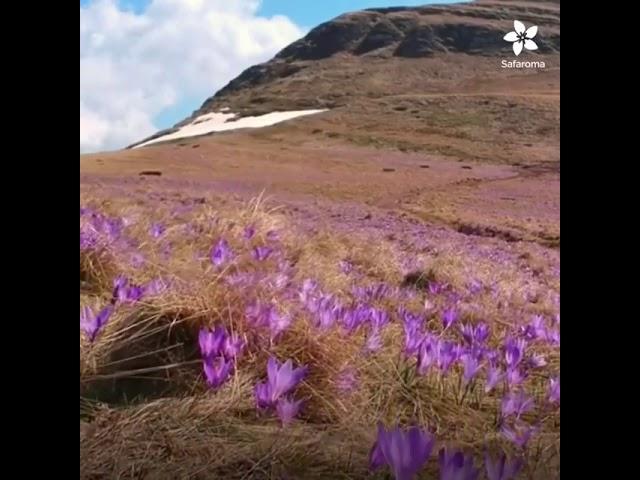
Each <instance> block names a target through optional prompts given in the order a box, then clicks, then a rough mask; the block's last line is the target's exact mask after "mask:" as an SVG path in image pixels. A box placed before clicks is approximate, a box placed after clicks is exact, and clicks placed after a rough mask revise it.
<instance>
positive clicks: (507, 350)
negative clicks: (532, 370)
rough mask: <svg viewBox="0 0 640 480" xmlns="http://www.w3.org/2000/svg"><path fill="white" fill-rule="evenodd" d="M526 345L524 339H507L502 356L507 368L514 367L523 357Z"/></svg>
mask: <svg viewBox="0 0 640 480" xmlns="http://www.w3.org/2000/svg"><path fill="white" fill-rule="evenodd" d="M526 346H527V344H526V342H525V341H524V339H521V338H519V339H517V340H514V339H513V338H509V339H507V341H506V342H505V346H504V358H505V360H506V362H507V366H508V367H509V368H515V367H516V366H517V365H518V364H519V363H520V361H521V360H522V358H523V357H524V351H525V348H526Z"/></svg>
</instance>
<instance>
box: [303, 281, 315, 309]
mask: <svg viewBox="0 0 640 480" xmlns="http://www.w3.org/2000/svg"><path fill="white" fill-rule="evenodd" d="M317 288H318V282H316V281H315V280H311V279H310V278H307V279H305V280H304V281H303V282H302V288H301V289H300V302H301V303H302V304H303V305H305V306H307V305H308V303H309V301H310V300H311V299H312V298H313V294H314V292H315V291H316V289H317Z"/></svg>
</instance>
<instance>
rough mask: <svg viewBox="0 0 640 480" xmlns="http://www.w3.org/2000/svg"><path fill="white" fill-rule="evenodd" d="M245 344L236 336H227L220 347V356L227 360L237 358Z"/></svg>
mask: <svg viewBox="0 0 640 480" xmlns="http://www.w3.org/2000/svg"><path fill="white" fill-rule="evenodd" d="M246 346H247V344H246V342H245V341H244V340H243V339H241V338H239V337H238V336H237V335H234V334H232V335H228V336H227V337H226V338H225V339H224V344H223V345H222V354H223V355H224V357H225V358H226V359H228V360H230V359H233V358H238V357H239V356H240V355H242V352H244V349H245V348H246Z"/></svg>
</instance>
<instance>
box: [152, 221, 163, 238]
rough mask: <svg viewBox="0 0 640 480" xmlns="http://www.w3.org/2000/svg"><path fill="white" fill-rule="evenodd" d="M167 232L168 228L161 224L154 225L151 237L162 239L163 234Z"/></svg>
mask: <svg viewBox="0 0 640 480" xmlns="http://www.w3.org/2000/svg"><path fill="white" fill-rule="evenodd" d="M165 230H166V228H165V227H164V225H162V224H160V223H154V224H153V225H152V226H151V236H152V237H153V238H160V237H161V236H162V234H163V233H164V232H165Z"/></svg>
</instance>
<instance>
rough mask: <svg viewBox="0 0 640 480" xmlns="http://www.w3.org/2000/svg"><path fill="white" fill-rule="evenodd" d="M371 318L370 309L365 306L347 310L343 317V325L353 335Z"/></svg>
mask: <svg viewBox="0 0 640 480" xmlns="http://www.w3.org/2000/svg"><path fill="white" fill-rule="evenodd" d="M368 318H369V309H368V308H367V307H366V306H364V305H358V306H356V307H354V308H350V309H346V310H345V311H344V314H343V315H342V324H343V326H344V328H345V329H346V330H347V332H349V333H352V332H354V331H356V330H357V329H358V327H360V326H361V325H362V324H363V323H364V322H365V321H366V320H367V319H368Z"/></svg>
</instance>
